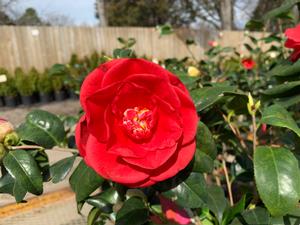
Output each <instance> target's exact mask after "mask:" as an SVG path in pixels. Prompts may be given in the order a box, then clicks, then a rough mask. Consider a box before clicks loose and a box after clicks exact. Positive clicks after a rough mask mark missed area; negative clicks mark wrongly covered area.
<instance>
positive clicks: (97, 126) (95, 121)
mask: <svg viewBox="0 0 300 225" xmlns="http://www.w3.org/2000/svg"><path fill="white" fill-rule="evenodd" d="M120 85H121V84H120V83H116V84H114V85H111V86H108V87H106V88H103V89H101V90H99V91H97V92H95V93H94V94H93V95H90V96H89V97H88V98H87V99H86V118H87V123H88V128H89V131H90V132H91V133H92V134H93V135H94V136H95V137H97V139H98V140H99V141H101V142H105V141H107V139H108V130H109V129H110V127H109V126H110V125H109V124H108V123H107V122H108V121H107V119H106V118H107V114H108V113H110V111H109V110H111V109H108V108H109V105H110V103H111V102H112V100H113V99H114V97H115V91H116V89H118V88H119V86H120Z"/></svg>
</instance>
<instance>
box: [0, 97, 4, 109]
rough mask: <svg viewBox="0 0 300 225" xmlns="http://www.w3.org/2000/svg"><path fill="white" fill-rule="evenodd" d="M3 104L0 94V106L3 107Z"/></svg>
mask: <svg viewBox="0 0 300 225" xmlns="http://www.w3.org/2000/svg"><path fill="white" fill-rule="evenodd" d="M4 106H5V104H4V99H3V97H2V96H0V107H4Z"/></svg>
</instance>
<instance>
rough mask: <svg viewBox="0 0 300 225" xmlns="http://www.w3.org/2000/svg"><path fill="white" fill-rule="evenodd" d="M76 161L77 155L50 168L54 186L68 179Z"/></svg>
mask: <svg viewBox="0 0 300 225" xmlns="http://www.w3.org/2000/svg"><path fill="white" fill-rule="evenodd" d="M75 159H76V155H73V156H71V157H67V158H64V159H62V160H60V161H58V162H56V163H54V164H53V165H52V166H51V167H50V174H51V177H52V182H53V183H54V184H56V183H58V182H60V181H62V180H63V179H65V178H66V176H67V175H68V174H69V172H70V171H71V169H72V167H73V164H74V161H75Z"/></svg>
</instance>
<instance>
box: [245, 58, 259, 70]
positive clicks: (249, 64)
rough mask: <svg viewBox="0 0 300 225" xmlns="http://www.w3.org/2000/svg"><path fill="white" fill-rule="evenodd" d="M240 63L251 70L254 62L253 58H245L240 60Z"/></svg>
mask: <svg viewBox="0 0 300 225" xmlns="http://www.w3.org/2000/svg"><path fill="white" fill-rule="evenodd" d="M242 65H243V67H244V68H245V69H246V70H252V69H253V68H254V67H255V65H256V63H255V61H254V60H253V59H251V58H246V59H243V60H242Z"/></svg>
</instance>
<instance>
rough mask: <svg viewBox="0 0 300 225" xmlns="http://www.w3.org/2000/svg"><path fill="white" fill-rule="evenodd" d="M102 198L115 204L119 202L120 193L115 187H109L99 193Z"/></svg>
mask: <svg viewBox="0 0 300 225" xmlns="http://www.w3.org/2000/svg"><path fill="white" fill-rule="evenodd" d="M99 197H100V198H101V199H104V200H105V201H106V202H108V203H110V204H112V205H114V204H116V203H117V201H118V198H119V194H118V192H117V190H116V189H115V188H109V189H107V190H105V191H103V192H101V193H100V194H99Z"/></svg>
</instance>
